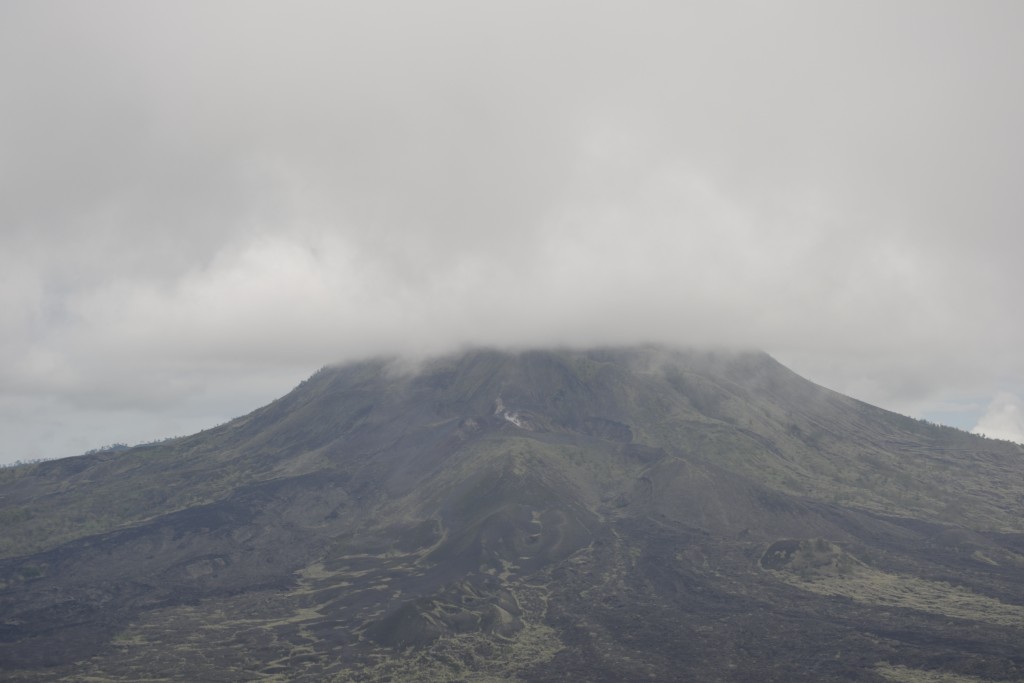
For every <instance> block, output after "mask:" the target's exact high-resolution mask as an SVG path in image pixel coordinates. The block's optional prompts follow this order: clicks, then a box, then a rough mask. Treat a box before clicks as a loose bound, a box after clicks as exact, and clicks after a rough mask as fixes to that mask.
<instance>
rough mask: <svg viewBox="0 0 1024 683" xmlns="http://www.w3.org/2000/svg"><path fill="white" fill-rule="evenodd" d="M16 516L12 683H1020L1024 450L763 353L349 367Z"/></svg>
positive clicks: (549, 355)
mask: <svg viewBox="0 0 1024 683" xmlns="http://www.w3.org/2000/svg"><path fill="white" fill-rule="evenodd" d="M0 520H2V522H3V525H4V526H3V528H4V533H3V535H2V537H0V553H2V558H3V559H0V620H2V621H0V676H2V677H4V678H5V679H6V680H15V681H37V680H40V681H41V680H66V681H79V680H116V681H140V680H156V679H160V680H203V681H216V680H223V681H239V680H246V681H249V680H252V681H259V680H266V681H285V680H302V681H331V680H337V681H432V680H438V681H442V680H443V681H456V680H466V681H564V680H580V681H639V680H653V681H675V680H701V681H770V680H778V681H815V682H817V681H876V682H878V681H918V680H921V681H925V680H939V679H938V678H934V676H937V675H938V674H940V673H941V674H943V675H946V676H947V678H945V679H942V680H950V681H971V682H974V683H976V682H977V681H1010V680H1020V678H1021V677H1022V676H1024V654H1022V652H1021V649H1020V643H1021V642H1022V640H1024V449H1022V448H1021V447H1019V446H1017V445H1014V444H1010V443H1008V442H1000V441H993V440H988V439H984V438H981V437H978V436H973V435H970V434H967V433H965V432H961V431H958V430H955V429H951V428H947V427H939V426H936V425H930V424H927V423H923V422H920V421H917V420H913V419H910V418H906V417H902V416H900V415H896V414H894V413H890V412H887V411H884V410H881V409H879V408H875V407H872V406H870V405H867V404H865V403H862V402H859V401H856V400H854V399H851V398H848V397H845V396H842V395H840V394H837V393H835V392H832V391H829V390H827V389H824V388H822V387H819V386H817V385H814V384H812V383H810V382H808V381H806V380H804V379H802V378H800V377H799V376H797V375H795V374H794V373H792V372H791V371H789V370H787V369H786V368H784V367H783V366H781V365H780V364H779V363H777V362H776V361H774V360H773V359H772V358H771V357H769V356H768V355H766V354H762V353H733V352H705V351H683V350H673V349H665V348H659V347H640V348H610V349H595V350H587V351H575V350H559V351H527V352H520V353H509V352H501V351H494V350H475V351H470V352H466V353H462V354H458V355H452V356H446V357H443V358H436V359H432V360H427V361H421V362H417V363H411V362H407V361H402V360H396V359H378V360H371V361H366V362H361V363H353V364H348V365H342V366H338V367H328V368H325V369H323V370H321V371H319V372H317V373H316V374H315V375H313V376H312V377H310V378H309V379H308V380H306V381H305V382H303V383H302V384H300V385H299V386H298V387H297V388H296V389H295V390H293V391H292V392H291V393H289V394H288V395H286V396H284V397H283V398H281V399H279V400H277V401H275V402H273V403H271V404H270V405H268V406H266V407H264V408H261V409H259V410H256V411H255V412H253V413H251V414H249V415H247V416H245V417H241V418H238V419H236V420H234V421H232V422H229V423H227V424H225V425H222V426H220V427H217V428H215V429H211V430H207V431H204V432H201V433H199V434H196V435H194V436H190V437H185V438H181V439H176V440H173V441H169V442H165V443H161V444H159V445H151V446H140V447H136V448H133V449H129V450H127V451H123V452H117V453H96V454H92V455H86V456H80V457H76V458H67V459H63V460H57V461H51V462H43V463H38V464H34V465H28V466H22V467H16V468H8V469H4V470H0ZM929 676H933V678H929Z"/></svg>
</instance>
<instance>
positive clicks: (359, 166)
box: [0, 1, 1024, 457]
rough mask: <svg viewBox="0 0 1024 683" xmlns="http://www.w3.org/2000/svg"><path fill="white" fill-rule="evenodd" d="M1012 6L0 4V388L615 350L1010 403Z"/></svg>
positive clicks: (145, 386) (175, 382)
mask: <svg viewBox="0 0 1024 683" xmlns="http://www.w3.org/2000/svg"><path fill="white" fill-rule="evenodd" d="M1022 19H1024V9H1022V8H1021V7H1018V6H1017V5H1013V4H999V3H986V4H983V5H980V6H973V5H972V6H971V8H969V9H968V8H965V7H964V6H963V5H962V4H960V3H955V2H950V3H943V2H928V3H913V2H911V3H905V4H900V5H893V4H886V5H884V6H882V5H872V4H867V5H850V6H833V5H823V4H821V3H805V2H796V1H794V2H782V3H773V4H772V5H765V4H764V3H756V2H752V3H739V4H729V5H718V4H709V5H705V6H696V5H685V6H684V5H678V6H677V5H673V4H671V3H667V4H665V3H640V4H632V5H630V6H626V5H617V4H611V3H609V4H603V3H590V2H564V3H556V4H551V3H539V2H517V3H511V4H508V5H494V4H480V3H475V2H456V1H442V2H435V3H429V4H424V3H416V2H381V3H372V4H362V3H324V2H314V1H308V2H297V3H289V5H288V6H284V5H280V4H277V3H270V2H250V3H245V5H244V6H241V5H234V4H209V3H200V2H180V3H173V4H168V5H160V6H152V5H145V6H143V5H140V4H137V3H132V2H117V1H105V2H102V1H101V2H98V3H91V4H90V6H89V7H88V8H86V7H85V6H83V5H81V4H80V3H74V2H67V3H62V2H55V3H46V4H43V5H40V4H38V3H18V2H15V3H8V4H6V5H4V6H3V7H2V8H0V78H2V80H3V82H4V83H5V94H7V97H6V100H7V102H8V103H9V106H7V107H6V108H5V115H4V117H3V119H2V121H0V150H2V151H3V153H2V154H0V192H2V194H3V201H2V202H0V285H2V286H0V330H2V332H3V334H2V335H0V353H2V357H3V358H4V360H3V362H2V363H0V396H3V397H7V398H9V399H10V400H12V401H16V400H20V399H19V397H21V399H24V400H26V401H29V400H31V401H42V400H45V401H48V402H49V403H47V405H52V406H54V407H53V408H52V410H53V414H54V415H59V413H60V408H59V407H60V406H64V409H66V410H68V411H72V412H73V411H81V410H84V409H85V408H86V407H89V406H93V407H99V406H106V409H108V410H110V411H118V410H124V409H144V410H146V411H149V412H148V413H147V414H153V415H155V414H157V413H158V412H159V411H171V412H168V413H165V414H167V415H170V414H171V413H173V412H174V411H178V412H179V413H181V414H184V412H186V411H187V410H189V409H188V408H187V406H189V405H198V404H202V405H206V406H208V407H209V406H212V405H213V404H216V405H217V406H218V408H217V409H216V410H215V411H214V412H216V413H217V419H218V420H219V419H222V418H223V417H226V416H228V415H230V414H232V413H231V411H235V412H243V411H244V410H246V409H249V408H252V407H255V406H256V405H258V401H263V400H265V399H268V398H270V397H272V396H273V394H272V393H269V392H271V391H279V390H283V389H286V388H287V387H288V386H290V384H291V383H294V382H296V381H298V379H301V377H302V376H303V375H304V374H307V373H308V372H311V371H312V370H313V369H315V368H317V367H319V366H320V365H322V364H323V363H327V362H331V361H335V360H344V359H349V358H356V357H359V356H364V355H368V354H373V353H381V352H405V353H429V352H433V351H442V350H446V349H449V348H452V347H457V346H461V345H465V344H515V345H541V344H555V343H573V344H608V343H632V342H636V341H663V342H667V343H677V344H727V345H732V346H748V347H758V348H764V349H767V350H769V351H770V352H773V353H775V354H776V355H777V356H778V357H779V358H780V359H781V360H783V361H784V362H786V363H788V364H789V365H791V366H793V367H794V368H795V369H797V370H798V371H801V372H803V373H804V374H807V375H809V376H811V377H812V378H813V379H815V380H816V381H819V382H821V383H823V384H826V385H829V386H832V387H834V388H837V389H840V390H844V391H848V392H851V393H854V394H856V395H857V396H858V397H860V398H864V399H866V400H869V401H872V402H875V403H880V404H882V405H885V406H887V407H895V408H899V409H901V410H905V411H908V412H915V411H916V412H921V411H922V410H926V409H927V407H928V406H929V405H931V406H935V405H942V404H944V403H956V402H958V401H960V402H963V400H964V397H965V396H969V397H971V399H970V400H973V397H976V396H977V395H980V394H986V395H992V393H993V391H994V390H993V387H995V386H1010V387H1017V386H1024V361H1022V360H1021V357H1020V354H1019V352H1018V349H1019V348H1020V346H1021V343H1022V342H1024V326H1022V323H1021V318H1020V316H1019V315H1017V308H1018V303H1017V301H1016V299H1017V293H1018V292H1020V291H1021V288H1022V287H1024V282H1022V276H1021V274H1020V273H1021V269H1020V268H1019V264H1018V263H1017V261H1018V260H1019V256H1018V255H1019V254H1020V253H1021V251H1022V250H1024V233H1022V232H1021V231H1020V230H1019V229H1018V225H1017V223H1018V220H1019V216H1020V215H1022V213H1024V205H1022V199H1021V194H1020V192H1019V187H1020V185H1021V181H1022V180H1024V178H1022V176H1024V168H1022V167H1021V164H1020V160H1021V159H1024V137H1022V136H1020V135H1019V133H1018V128H1019V124H1018V122H1019V121H1020V120H1021V119H1022V118H1024V94H1022V93H1021V90H1020V88H1019V87H1017V81H1018V80H1019V78H1018V76H1019V73H1020V71H1021V69H1022V68H1024V50H1022V48H1021V45H1020V41H1019V40H1017V36H1016V35H1015V33H1014V31H1013V27H1014V26H1017V25H1019V24H1020V21H1021V20H1022ZM257 377H263V378H264V379H265V381H264V380H258V379H254V378H257ZM285 378H291V379H288V380H286V379H285ZM253 384H256V385H259V386H260V387H263V388H262V389H259V390H258V391H257V390H254V389H253V388H252V387H253ZM218 386H219V387H220V388H218ZM230 387H235V388H234V389H232V388H230ZM249 391H254V392H255V393H250V394H246V392H249ZM986 392H987V393H986ZM212 396H218V397H219V398H217V399H216V400H213V399H212V398H211V399H210V402H206V403H204V401H205V400H206V398H209V397H212ZM204 397H206V398H204ZM210 409H211V410H213V408H210ZM48 410H49V409H48ZM225 412H226V413H227V415H224V413H225ZM70 414H71V413H68V415H70ZM76 414H78V415H80V414H81V413H76ZM113 414H114V413H111V415H113ZM90 415H91V417H90V419H95V420H100V419H103V418H102V414H90ZM68 419H69V420H70V419H71V418H70V417H69V418H68ZM75 419H78V418H75ZM74 423H75V424H79V425H80V424H84V420H78V421H77V422H74ZM110 424H111V425H113V426H114V427H116V420H115V419H114V418H113V417H111V418H110ZM154 424H156V422H154ZM76 429H77V428H76ZM114 440H119V437H117V436H114V437H112V438H110V439H107V440H106V441H107V442H109V441H114ZM99 445H101V444H99ZM0 457H2V456H0Z"/></svg>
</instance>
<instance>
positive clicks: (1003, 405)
mask: <svg viewBox="0 0 1024 683" xmlns="http://www.w3.org/2000/svg"><path fill="white" fill-rule="evenodd" d="M971 431H973V432H974V433H975V434H983V435H985V436H987V437H989V438H990V439H1006V440H1007V441H1016V442H1017V443H1019V444H1024V401H1022V400H1021V399H1020V397H1018V396H1015V395H1013V394H1011V393H1008V392H1005V391H1004V392H1001V393H999V394H997V395H996V397H995V398H993V399H992V403H990V404H989V406H988V410H987V411H986V412H985V414H984V415H982V417H981V419H979V420H978V424H977V425H975V427H974V429H972V430H971Z"/></svg>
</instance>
